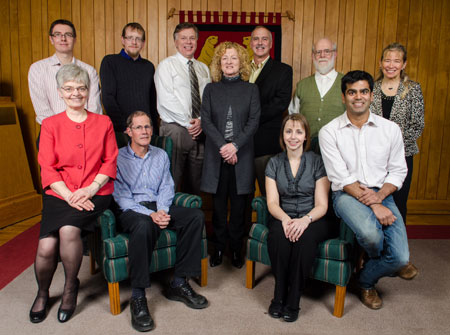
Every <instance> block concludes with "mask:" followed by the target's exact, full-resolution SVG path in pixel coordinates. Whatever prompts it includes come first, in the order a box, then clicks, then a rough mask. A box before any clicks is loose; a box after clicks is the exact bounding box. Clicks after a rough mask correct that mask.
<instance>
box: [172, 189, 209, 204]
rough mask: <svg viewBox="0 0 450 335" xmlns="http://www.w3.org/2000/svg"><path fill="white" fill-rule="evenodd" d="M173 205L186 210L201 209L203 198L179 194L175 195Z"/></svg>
mask: <svg viewBox="0 0 450 335" xmlns="http://www.w3.org/2000/svg"><path fill="white" fill-rule="evenodd" d="M172 204H173V205H177V206H181V207H185V208H201V207H202V198H200V197H199V196H198V195H192V194H188V193H182V192H177V193H175V196H174V198H173V201H172Z"/></svg>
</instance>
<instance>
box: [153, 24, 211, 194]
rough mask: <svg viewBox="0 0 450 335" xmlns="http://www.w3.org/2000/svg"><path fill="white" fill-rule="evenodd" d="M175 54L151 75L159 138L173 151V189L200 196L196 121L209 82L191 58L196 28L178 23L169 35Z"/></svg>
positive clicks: (201, 145)
mask: <svg viewBox="0 0 450 335" xmlns="http://www.w3.org/2000/svg"><path fill="white" fill-rule="evenodd" d="M173 38H174V41H175V47H176V49H177V51H178V52H177V53H176V54H175V55H173V56H170V57H168V58H166V59H164V60H163V61H162V62H161V63H159V65H158V67H157V69H156V73H155V86H156V92H157V108H158V113H159V116H160V118H161V126H160V132H159V133H160V135H162V136H170V137H171V138H172V140H173V144H174V148H173V154H172V171H173V179H174V182H175V190H177V189H178V187H179V186H180V184H181V181H183V191H186V192H189V193H194V194H200V179H201V172H202V164H203V154H204V135H203V134H202V128H201V121H200V105H201V97H202V94H203V89H204V88H205V86H206V84H208V83H209V82H211V77H210V74H209V70H208V67H207V66H206V65H205V64H203V63H201V62H199V61H197V60H196V59H194V53H195V51H196V50H197V40H198V29H197V27H196V26H195V25H193V24H192V23H188V22H185V23H180V24H179V25H177V26H176V28H175V31H174V33H173Z"/></svg>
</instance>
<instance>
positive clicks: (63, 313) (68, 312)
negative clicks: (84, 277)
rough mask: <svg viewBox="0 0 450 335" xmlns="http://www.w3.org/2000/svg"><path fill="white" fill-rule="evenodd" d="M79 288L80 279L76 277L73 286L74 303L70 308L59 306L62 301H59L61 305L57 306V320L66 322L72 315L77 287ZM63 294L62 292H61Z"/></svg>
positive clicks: (75, 302)
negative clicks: (75, 282) (74, 285)
mask: <svg viewBox="0 0 450 335" xmlns="http://www.w3.org/2000/svg"><path fill="white" fill-rule="evenodd" d="M79 288H80V280H79V279H78V278H77V285H76V287H75V290H74V293H73V294H74V300H75V301H74V304H73V306H72V308H67V309H66V308H61V305H62V301H61V305H59V308H58V321H59V322H67V321H69V320H70V318H71V317H72V315H73V313H74V312H75V308H76V307H77V297H78V289H79ZM63 295H64V293H63Z"/></svg>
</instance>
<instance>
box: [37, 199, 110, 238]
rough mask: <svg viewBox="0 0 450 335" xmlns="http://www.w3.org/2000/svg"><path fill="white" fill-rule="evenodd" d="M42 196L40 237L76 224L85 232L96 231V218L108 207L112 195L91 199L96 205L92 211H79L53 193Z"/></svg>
mask: <svg viewBox="0 0 450 335" xmlns="http://www.w3.org/2000/svg"><path fill="white" fill-rule="evenodd" d="M42 198H43V206H42V221H41V231H40V233H39V238H43V237H47V236H48V235H50V234H53V233H56V232H58V230H59V229H60V228H61V227H63V226H75V227H78V228H80V229H81V230H82V231H84V232H92V231H94V227H95V219H96V218H97V217H98V216H100V215H101V214H102V213H103V212H104V211H105V210H106V209H108V207H109V203H110V202H111V198H112V196H111V195H96V196H94V197H93V198H92V199H91V201H92V202H93V203H94V206H95V207H94V210H92V211H85V210H83V211H79V210H78V209H75V208H73V207H71V206H70V205H69V204H68V203H67V202H65V201H64V200H62V199H60V198H57V197H55V196H52V195H48V194H44V195H43V197H42Z"/></svg>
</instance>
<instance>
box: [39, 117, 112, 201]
mask: <svg viewBox="0 0 450 335" xmlns="http://www.w3.org/2000/svg"><path fill="white" fill-rule="evenodd" d="M117 154H118V149H117V144H116V137H115V135H114V129H113V125H112V123H111V120H110V119H109V117H108V116H106V115H99V114H94V113H91V112H88V113H87V118H86V120H85V121H84V122H81V123H77V122H74V121H72V120H70V119H69V117H68V116H67V115H66V113H65V112H64V113H60V114H57V115H54V116H51V117H48V118H46V119H44V121H43V122H42V126H41V137H40V142H39V154H38V161H39V164H40V166H41V179H42V187H43V188H44V190H45V193H46V194H49V195H53V196H55V197H58V198H60V199H62V198H61V197H60V196H59V195H57V194H56V193H55V192H54V191H53V190H52V189H51V188H50V187H49V186H50V185H51V184H52V183H54V182H57V181H63V182H64V183H65V184H66V186H67V187H68V188H69V190H71V191H72V192H74V191H76V190H77V189H79V188H83V187H86V186H89V185H90V184H91V183H92V181H93V180H94V178H95V176H96V175H97V174H99V173H101V174H105V175H107V176H109V177H110V179H109V181H108V182H107V183H106V184H105V185H104V186H103V187H102V188H101V189H100V190H99V191H98V192H97V194H98V195H108V194H112V193H113V191H114V179H115V178H116V171H117Z"/></svg>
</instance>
